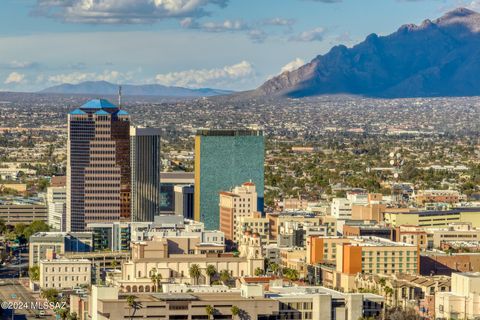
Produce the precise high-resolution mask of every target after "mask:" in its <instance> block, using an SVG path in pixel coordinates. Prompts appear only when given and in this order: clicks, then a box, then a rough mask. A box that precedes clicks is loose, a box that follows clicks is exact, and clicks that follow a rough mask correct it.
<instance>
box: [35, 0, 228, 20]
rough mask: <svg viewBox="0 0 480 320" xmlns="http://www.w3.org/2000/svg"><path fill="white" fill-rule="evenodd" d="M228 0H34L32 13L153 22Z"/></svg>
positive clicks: (200, 12)
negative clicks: (35, 1) (35, 0)
mask: <svg viewBox="0 0 480 320" xmlns="http://www.w3.org/2000/svg"><path fill="white" fill-rule="evenodd" d="M228 1H229V0H37V3H36V6H35V9H34V14H37V15H43V16H47V17H51V18H55V19H58V20H62V21H66V22H73V23H93V24H133V23H140V24H143V23H153V22H155V21H158V20H161V19H165V18H184V17H191V16H196V17H198V16H204V15H207V14H208V12H207V11H206V10H205V7H206V6H208V5H212V4H213V5H217V6H220V7H224V6H226V5H227V3H228Z"/></svg>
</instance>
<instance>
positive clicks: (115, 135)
mask: <svg viewBox="0 0 480 320" xmlns="http://www.w3.org/2000/svg"><path fill="white" fill-rule="evenodd" d="M130 183H131V181H130V116H129V115H128V113H127V112H125V111H124V110H120V109H119V108H117V107H116V106H115V105H113V104H112V103H110V102H109V101H107V100H103V99H95V100H91V101H89V102H87V103H85V104H84V105H82V106H81V107H80V108H78V109H75V110H73V111H72V112H70V113H69V115H68V143H67V228H66V229H67V231H82V230H84V229H85V228H86V225H87V224H88V223H94V222H113V221H125V220H130Z"/></svg>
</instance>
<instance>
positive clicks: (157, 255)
mask: <svg viewBox="0 0 480 320" xmlns="http://www.w3.org/2000/svg"><path fill="white" fill-rule="evenodd" d="M189 246H191V244H189V239H185V242H180V241H178V242H173V240H171V239H166V238H154V239H152V240H149V241H136V242H132V244H131V247H132V258H131V260H129V261H127V262H124V263H123V264H122V274H121V277H120V278H119V279H117V280H116V281H115V282H116V285H118V286H119V287H120V288H121V290H122V291H124V292H145V291H146V290H149V291H150V292H151V291H152V288H153V287H152V286H153V284H152V281H151V275H152V272H155V273H156V274H160V275H161V276H162V279H163V280H162V281H165V282H170V283H190V284H204V283H206V282H207V275H206V269H207V266H209V265H213V266H214V267H215V269H216V270H217V271H218V272H220V271H223V270H228V271H229V273H230V276H231V277H232V278H237V277H242V276H246V275H254V274H255V270H256V269H257V268H260V269H263V263H264V260H263V256H260V255H253V257H252V256H243V255H240V256H238V257H237V256H234V255H233V254H231V253H222V252H223V249H224V248H223V247H220V248H219V247H216V246H208V247H207V246H205V247H201V248H198V250H195V251H186V250H187V249H185V248H188V247H189ZM180 250H181V251H182V252H180ZM188 250H191V249H188ZM172 252H174V253H172ZM193 265H197V266H198V268H199V269H200V273H201V275H200V276H199V277H198V279H196V278H192V276H191V274H190V268H191V267H192V266H193Z"/></svg>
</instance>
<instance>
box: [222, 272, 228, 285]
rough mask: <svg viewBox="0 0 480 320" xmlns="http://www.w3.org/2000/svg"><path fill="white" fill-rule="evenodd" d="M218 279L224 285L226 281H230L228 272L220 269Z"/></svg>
mask: <svg viewBox="0 0 480 320" xmlns="http://www.w3.org/2000/svg"><path fill="white" fill-rule="evenodd" d="M220 281H222V282H223V284H224V285H226V284H227V282H228V281H230V273H229V272H228V270H222V271H221V272H220Z"/></svg>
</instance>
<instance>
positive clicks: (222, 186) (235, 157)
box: [194, 129, 265, 230]
mask: <svg viewBox="0 0 480 320" xmlns="http://www.w3.org/2000/svg"><path fill="white" fill-rule="evenodd" d="M264 160H265V140H264V136H263V131H261V130H248V129H242V130H208V129H205V130H198V131H197V134H196V137H195V205H194V217H195V220H197V221H202V222H204V223H205V228H206V229H217V230H218V229H219V220H220V212H219V192H221V191H228V190H230V189H232V188H234V187H235V186H238V185H241V184H242V183H244V182H248V181H252V182H253V183H255V186H256V188H257V192H258V202H257V203H258V211H261V212H263V203H264V201H263V192H264Z"/></svg>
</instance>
